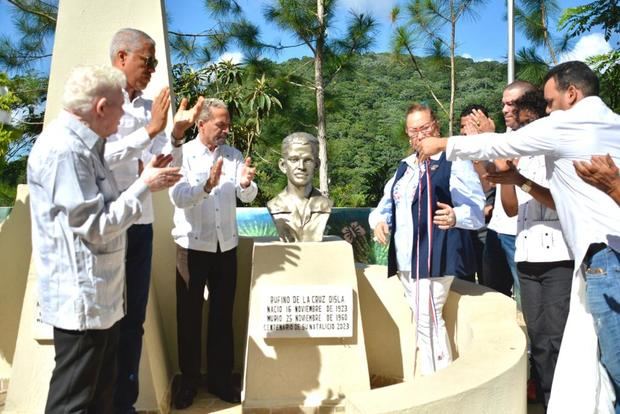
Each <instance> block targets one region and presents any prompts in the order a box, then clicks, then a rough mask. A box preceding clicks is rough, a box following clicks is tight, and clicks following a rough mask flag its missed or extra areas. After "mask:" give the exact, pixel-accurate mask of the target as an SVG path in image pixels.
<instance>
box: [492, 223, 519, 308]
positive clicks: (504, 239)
mask: <svg viewBox="0 0 620 414" xmlns="http://www.w3.org/2000/svg"><path fill="white" fill-rule="evenodd" d="M497 237H498V238H499V241H500V243H501V244H502V250H504V254H505V255H506V263H508V267H509V268H510V273H511V275H512V294H513V296H514V297H515V300H516V301H517V304H518V305H519V308H521V285H520V283H519V272H517V264H516V263H515V250H516V248H515V241H516V239H517V236H513V235H511V234H504V233H498V234H497Z"/></svg>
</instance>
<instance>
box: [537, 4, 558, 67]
mask: <svg viewBox="0 0 620 414" xmlns="http://www.w3.org/2000/svg"><path fill="white" fill-rule="evenodd" d="M540 16H541V24H542V27H543V37H544V40H545V45H546V46H547V49H549V56H551V61H552V62H553V64H554V65H557V64H558V59H557V58H556V56H555V51H554V50H553V45H552V44H551V39H549V30H548V28H547V9H546V8H545V2H544V1H542V2H541V3H540Z"/></svg>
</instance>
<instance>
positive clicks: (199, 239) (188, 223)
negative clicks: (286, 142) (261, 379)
mask: <svg viewBox="0 0 620 414" xmlns="http://www.w3.org/2000/svg"><path fill="white" fill-rule="evenodd" d="M196 125H197V126H198V136H197V137H196V139H194V140H193V141H190V142H189V143H187V144H185V145H183V167H182V169H181V171H182V174H183V175H184V177H183V179H182V181H179V183H177V185H176V186H174V187H173V188H171V189H170V198H171V199H172V203H173V204H174V206H175V210H174V228H173V229H172V236H173V238H174V241H175V243H176V244H177V269H176V293H177V340H178V357H179V367H180V369H181V378H180V381H178V382H177V383H176V384H175V387H174V388H175V389H174V395H173V402H174V405H175V407H176V408H177V409H182V408H186V407H189V406H190V405H192V403H193V400H194V397H195V396H196V392H197V388H198V386H199V385H200V379H201V373H200V369H201V366H202V364H201V336H202V333H201V332H202V304H203V302H204V299H203V292H204V288H205V284H206V286H207V287H208V290H209V321H208V331H207V382H208V389H209V392H211V393H212V394H215V395H217V396H218V397H219V398H220V399H222V400H224V401H227V402H231V403H238V402H239V400H240V392H239V388H238V387H237V386H236V384H233V381H232V378H231V375H232V369H233V330H232V312H233V304H234V298H235V286H236V280H237V245H238V243H239V237H238V235H237V219H236V212H235V208H236V205H237V204H236V199H237V198H239V199H240V200H241V201H242V202H244V203H249V202H251V201H252V200H254V198H255V197H256V194H257V193H258V188H257V186H256V184H255V183H254V181H253V179H254V174H255V169H254V168H253V167H251V166H250V162H251V160H250V158H246V159H245V160H244V159H243V156H242V155H241V152H239V151H238V150H237V149H235V148H233V147H231V146H229V145H226V137H227V136H228V132H229V130H230V115H229V113H228V109H227V107H226V104H225V103H224V102H222V101H220V100H219V99H207V100H206V101H205V103H204V106H203V109H202V112H201V113H200V116H199V118H198V122H197V123H196Z"/></svg>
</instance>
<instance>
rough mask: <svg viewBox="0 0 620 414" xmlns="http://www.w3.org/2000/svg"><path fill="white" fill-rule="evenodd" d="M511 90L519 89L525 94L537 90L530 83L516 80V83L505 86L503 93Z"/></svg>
mask: <svg viewBox="0 0 620 414" xmlns="http://www.w3.org/2000/svg"><path fill="white" fill-rule="evenodd" d="M511 89H519V90H520V91H521V92H523V93H525V92H529V91H535V90H536V89H538V88H536V85H534V84H533V83H531V82H528V81H524V80H519V79H517V80H516V81H514V82H512V83H509V84H508V85H506V87H505V88H504V90H505V91H508V90H511Z"/></svg>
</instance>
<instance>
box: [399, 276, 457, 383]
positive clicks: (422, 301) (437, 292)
mask: <svg viewBox="0 0 620 414" xmlns="http://www.w3.org/2000/svg"><path fill="white" fill-rule="evenodd" d="M398 277H399V278H400V281H401V283H402V284H403V287H404V288H405V297H406V298H407V303H409V307H410V308H411V311H412V313H413V317H414V320H415V321H417V324H416V329H417V341H418V343H417V346H418V350H419V351H420V358H419V362H420V368H419V369H420V373H421V374H422V375H429V374H432V373H434V372H436V371H438V370H440V369H443V368H445V367H447V366H448V365H450V363H451V362H452V349H451V347H450V339H449V337H448V331H447V330H446V322H445V321H444V319H443V306H444V305H445V303H446V300H447V299H448V293H449V292H450V285H452V281H453V280H454V276H443V277H432V278H422V279H420V280H419V281H416V280H415V279H413V280H412V279H411V272H398ZM418 289H419V290H420V291H419V296H418V292H417V290H418ZM431 297H432V302H431ZM433 308H434V309H433ZM418 309H419V315H418V314H417V311H418ZM433 311H434V312H435V315H434V317H433Z"/></svg>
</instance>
